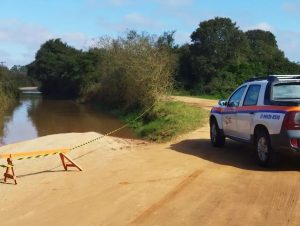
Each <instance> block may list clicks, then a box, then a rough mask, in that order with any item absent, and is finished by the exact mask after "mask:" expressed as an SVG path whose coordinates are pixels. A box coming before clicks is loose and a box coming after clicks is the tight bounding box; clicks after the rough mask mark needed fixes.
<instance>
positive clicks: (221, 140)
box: [210, 119, 225, 147]
mask: <svg viewBox="0 0 300 226" xmlns="http://www.w3.org/2000/svg"><path fill="white" fill-rule="evenodd" d="M210 141H211V144H212V146H214V147H223V146H224V144H225V136H224V135H223V133H222V131H221V130H220V128H219V126H218V123H217V121H216V120H215V119H212V120H211V122H210Z"/></svg>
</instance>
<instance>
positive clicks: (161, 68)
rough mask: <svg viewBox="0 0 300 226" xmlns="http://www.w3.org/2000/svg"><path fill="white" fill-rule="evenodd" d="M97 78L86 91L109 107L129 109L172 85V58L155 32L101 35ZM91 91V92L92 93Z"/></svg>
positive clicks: (147, 102)
mask: <svg viewBox="0 0 300 226" xmlns="http://www.w3.org/2000/svg"><path fill="white" fill-rule="evenodd" d="M97 48H98V49H101V50H102V52H103V56H102V57H103V59H102V61H101V62H100V66H99V68H100V73H99V74H100V79H99V83H98V84H97V85H94V86H93V88H92V89H90V92H89V93H87V94H86V95H87V96H89V97H91V98H94V99H96V100H98V101H100V102H101V103H102V104H104V105H106V106H109V107H110V108H118V109H123V110H127V111H130V110H132V109H143V108H146V107H147V106H151V105H153V103H155V102H156V101H158V100H159V99H160V98H161V97H162V96H164V95H165V94H166V92H167V91H168V90H169V89H170V88H171V87H172V81H171V75H172V71H173V68H174V62H175V58H174V57H173V55H172V53H171V51H170V50H169V49H168V48H167V47H165V46H160V45H158V44H157V40H156V39H155V37H154V36H150V35H145V34H142V35H139V34H137V33H136V32H129V33H128V34H127V36H126V37H119V38H117V39H111V38H102V39H100V40H99V42H98V43H97ZM91 93H92V95H91Z"/></svg>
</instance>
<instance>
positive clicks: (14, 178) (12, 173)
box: [4, 155, 17, 184]
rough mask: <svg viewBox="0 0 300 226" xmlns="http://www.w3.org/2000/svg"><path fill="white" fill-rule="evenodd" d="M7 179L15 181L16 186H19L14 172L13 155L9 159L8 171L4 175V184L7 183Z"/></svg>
mask: <svg viewBox="0 0 300 226" xmlns="http://www.w3.org/2000/svg"><path fill="white" fill-rule="evenodd" d="M10 171H11V173H10ZM7 178H9V179H12V180H14V182H15V184H17V178H16V175H15V171H14V166H13V163H12V158H11V155H10V156H9V158H7V165H6V171H5V173H4V182H5V183H6V180H7Z"/></svg>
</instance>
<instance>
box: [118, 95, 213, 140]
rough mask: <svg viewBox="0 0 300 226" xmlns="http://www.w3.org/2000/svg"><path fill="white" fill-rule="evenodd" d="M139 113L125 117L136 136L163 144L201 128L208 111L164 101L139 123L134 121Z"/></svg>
mask: <svg viewBox="0 0 300 226" xmlns="http://www.w3.org/2000/svg"><path fill="white" fill-rule="evenodd" d="M138 114H139V113H137V112H136V113H130V114H127V115H123V119H124V120H125V121H126V122H127V123H129V125H130V127H132V128H133V130H134V131H135V133H136V135H137V136H139V137H141V138H145V139H147V140H151V141H156V142H163V141H168V140H171V139H172V138H174V137H176V136H178V135H180V134H183V133H185V132H188V131H192V130H194V129H196V128H198V127H201V126H202V125H203V124H204V122H205V120H206V119H207V117H208V111H205V110H203V109H200V108H197V107H193V106H189V105H187V104H184V103H181V102H170V101H162V102H159V103H158V104H157V105H155V106H154V108H153V109H152V110H151V111H150V112H149V113H147V114H146V115H145V116H144V117H143V118H141V119H140V120H138V121H132V120H133V119H134V118H135V117H136V116H137V115H138Z"/></svg>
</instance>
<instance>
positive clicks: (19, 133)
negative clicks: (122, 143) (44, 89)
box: [0, 94, 134, 145]
mask: <svg viewBox="0 0 300 226" xmlns="http://www.w3.org/2000/svg"><path fill="white" fill-rule="evenodd" d="M1 118H2V119H1V125H0V144H1V145H4V144H11V143H15V142H19V141H23V140H28V139H33V138H36V137H40V136H45V135H50V134H56V133H70V132H90V131H94V132H98V133H102V134H104V133H107V132H110V131H112V130H114V129H116V128H119V127H121V126H122V125H124V124H123V123H122V122H121V121H120V120H118V119H116V118H115V117H114V116H111V115H108V114H104V113H103V112H101V111H100V110H99V109H97V108H95V107H92V106H88V105H81V104H77V103H76V102H74V101H70V100H45V99H43V98H42V97H41V96H40V95H38V94H34V95H32V94H23V95H22V96H21V99H20V102H19V104H18V105H16V106H14V107H12V108H11V109H9V110H8V111H7V112H6V113H5V114H4V115H1ZM113 136H117V137H122V138H134V135H133V133H132V131H131V130H130V129H129V128H125V129H123V130H121V131H119V132H117V133H115V134H113Z"/></svg>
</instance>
